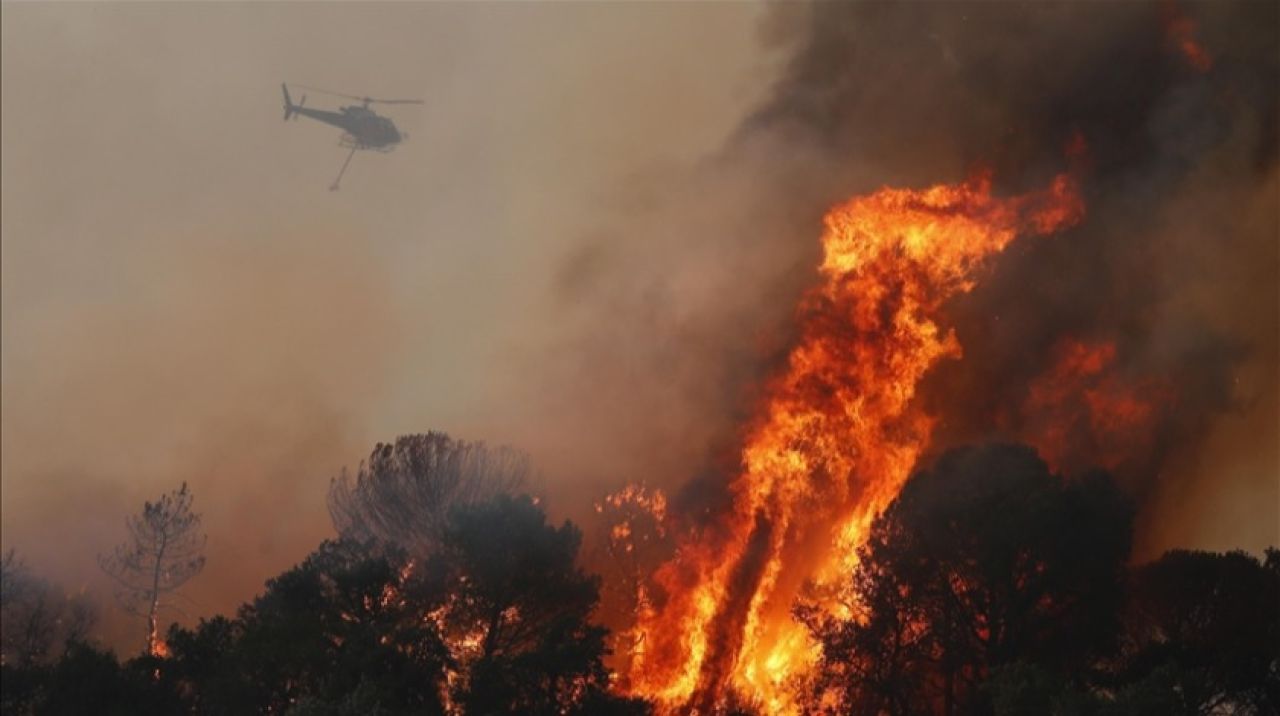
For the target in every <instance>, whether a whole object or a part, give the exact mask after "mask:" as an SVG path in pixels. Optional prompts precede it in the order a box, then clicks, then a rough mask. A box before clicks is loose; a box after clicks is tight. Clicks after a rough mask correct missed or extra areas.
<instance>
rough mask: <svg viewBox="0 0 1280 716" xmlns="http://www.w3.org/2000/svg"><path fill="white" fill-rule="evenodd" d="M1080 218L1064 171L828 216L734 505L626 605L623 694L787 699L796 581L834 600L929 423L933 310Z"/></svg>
mask: <svg viewBox="0 0 1280 716" xmlns="http://www.w3.org/2000/svg"><path fill="white" fill-rule="evenodd" d="M1082 214H1083V204H1082V203H1081V201H1080V199H1079V198H1078V197H1077V195H1076V191H1075V186H1074V184H1073V182H1072V180H1071V179H1070V178H1069V177H1067V176H1065V175H1064V176H1060V177H1058V178H1057V179H1056V180H1055V181H1054V182H1053V183H1052V185H1051V186H1050V187H1049V189H1047V190H1045V191H1043V192H1039V193H1035V194H1030V195H1027V196H1021V197H1013V198H998V197H993V196H992V195H991V185H990V179H989V177H987V176H978V177H975V178H973V179H971V180H969V181H968V182H965V183H963V184H959V185H954V186H935V187H932V188H929V189H925V190H922V191H914V190H906V189H882V190H880V191H878V192H876V193H874V194H872V195H869V196H865V197H859V198H855V199H853V200H851V201H849V202H848V203H846V204H843V205H841V206H838V207H836V208H835V209H833V210H832V211H831V212H830V213H829V214H828V215H827V217H826V221H825V223H826V230H825V232H824V234H823V237H822V244H823V249H824V257H823V261H822V265H821V267H820V272H821V277H822V279H823V282H822V284H821V285H820V286H818V287H816V288H815V289H813V290H811V291H810V293H808V294H807V295H806V296H805V298H804V300H803V302H802V304H801V306H800V308H799V311H798V321H799V325H800V327H801V329H800V336H799V340H798V342H797V344H796V345H795V347H794V348H793V349H792V351H791V354H790V358H789V362H788V365H787V367H786V369H785V370H784V371H783V372H782V374H781V375H778V376H777V377H776V378H775V379H774V380H773V381H772V382H771V383H770V384H769V386H768V387H767V389H766V391H765V399H764V400H763V402H762V404H761V406H760V409H759V411H758V413H757V417H756V419H755V420H754V421H753V422H752V424H751V425H750V426H749V427H748V429H747V431H746V434H745V440H744V444H743V448H742V470H741V472H740V473H739V474H738V476H737V477H736V478H735V479H734V480H733V481H732V483H731V491H732V497H733V506H732V509H731V510H730V511H728V512H727V513H726V514H724V515H722V516H721V517H720V518H719V519H718V520H717V521H716V522H714V523H712V524H709V525H706V526H705V527H704V529H702V530H701V531H699V532H697V533H695V534H692V535H687V536H684V537H682V538H681V540H680V544H679V545H678V547H677V551H676V555H675V557H674V558H673V559H671V560H670V561H668V562H667V563H666V564H664V565H663V566H662V567H661V568H660V569H658V571H657V573H656V574H655V575H654V581H655V582H656V584H657V585H658V586H659V587H660V589H661V590H662V591H663V592H664V594H665V597H666V599H665V601H661V602H659V607H658V608H656V609H650V610H647V611H645V612H644V613H641V614H639V615H638V617H639V618H638V622H637V624H636V627H635V631H636V633H637V635H638V641H639V642H641V643H643V644H644V648H643V650H640V651H638V653H636V654H635V655H634V656H633V658H632V660H631V664H630V668H629V673H628V674H627V677H628V679H627V683H628V684H629V688H630V690H631V691H632V692H633V693H636V694H638V695H642V696H646V697H649V698H652V699H654V700H656V701H657V702H658V703H659V704H660V705H661V706H662V707H663V708H664V709H665V710H667V711H679V712H681V713H703V714H705V713H708V712H710V711H712V710H714V709H715V707H716V706H717V704H719V703H722V702H723V699H725V698H726V696H728V695H729V694H730V693H731V692H737V693H738V694H740V695H742V696H744V697H745V698H746V699H748V700H749V701H754V702H757V703H759V704H760V705H761V706H763V707H764V708H765V710H766V711H767V712H769V713H793V712H796V711H798V707H797V704H796V702H795V700H794V694H795V688H796V684H797V681H798V680H800V679H803V677H804V675H805V673H806V671H808V670H809V668H810V667H811V665H812V664H813V663H814V659H815V658H816V656H817V651H816V647H815V645H814V644H813V643H811V642H810V640H809V637H808V635H807V634H806V633H805V631H804V630H803V627H801V626H800V625H799V624H798V623H797V622H796V621H794V620H793V619H792V618H791V614H790V612H791V608H792V605H793V604H794V602H795V600H796V597H797V596H798V595H799V594H800V592H801V590H802V589H804V588H806V584H809V588H810V589H811V590H812V593H813V594H816V595H818V597H819V599H820V600H821V601H822V602H824V603H826V604H827V607H828V608H829V609H832V610H838V609H839V605H838V599H837V597H838V594H836V593H835V589H836V587H835V586H834V585H836V584H837V583H838V582H839V581H840V580H839V578H838V577H839V576H840V575H845V574H847V573H848V571H849V569H850V568H851V566H852V564H853V560H854V558H855V557H854V555H855V548H856V546H857V545H858V544H860V543H861V542H862V540H863V539H864V535H865V534H866V532H867V527H868V525H869V523H870V521H871V519H872V518H873V517H874V515H875V514H876V513H877V512H878V511H879V510H880V509H882V508H883V507H884V506H885V505H886V504H887V503H888V502H889V501H890V500H891V499H892V498H893V497H894V495H895V494H896V493H897V491H898V489H899V488H900V486H901V485H902V483H903V481H904V480H905V479H906V477H907V475H908V473H909V471H910V470H911V468H912V466H913V464H914V463H915V461H916V458H917V457H918V456H919V455H920V453H921V452H922V451H923V450H924V449H925V447H926V446H927V444H928V441H929V436H930V433H931V430H932V427H933V419H932V418H931V417H930V416H929V415H927V414H925V413H924V412H923V410H922V409H921V408H920V407H919V406H918V405H917V404H916V403H915V401H914V400H913V398H914V397H915V393H916V387H917V385H918V384H919V382H920V380H921V379H922V378H923V377H924V375H925V373H926V372H927V371H928V370H929V369H930V368H931V367H933V366H934V365H935V364H937V363H938V362H939V361H941V360H943V359H945V358H956V357H959V356H960V345H959V343H958V342H957V340H956V338H955V335H954V334H953V333H952V332H951V331H949V330H947V329H944V328H943V327H942V326H940V325H939V322H938V321H939V316H940V315H941V311H942V308H943V305H944V304H945V302H946V301H947V300H948V299H949V298H951V297H953V296H955V295H956V294H958V293H962V292H965V291H968V290H970V289H971V288H972V287H973V285H974V282H975V280H976V277H977V275H978V273H979V269H980V268H981V266H982V264H983V262H984V260H986V259H987V258H989V257H990V256H991V255H993V254H995V253H997V252H999V251H1000V250H1001V249H1003V248H1004V247H1005V246H1006V245H1007V244H1008V243H1009V242H1010V241H1012V240H1013V239H1014V238H1015V236H1017V235H1018V234H1019V233H1038V234H1043V233H1049V232H1053V231H1057V230H1059V229H1061V228H1063V227H1065V226H1069V225H1071V224H1073V223H1075V222H1076V221H1078V220H1079V218H1080V217H1081V215H1082ZM824 595H825V596H824Z"/></svg>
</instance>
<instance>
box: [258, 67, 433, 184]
mask: <svg viewBox="0 0 1280 716" xmlns="http://www.w3.org/2000/svg"><path fill="white" fill-rule="evenodd" d="M296 86H297V87H299V88H300V89H307V90H312V91H313V92H321V93H323V94H328V95H333V96H335V97H345V98H347V99H354V100H356V101H358V102H360V104H359V105H348V106H346V107H340V108H339V109H338V111H337V112H332V111H329V110H323V109H311V108H309V107H304V106H303V105H304V104H306V101H307V96H306V95H303V96H302V99H301V100H300V101H299V102H298V103H297V104H294V103H293V99H292V98H291V97H290V96H289V87H288V85H286V84H284V83H281V84H280V89H281V90H282V91H283V92H284V118H285V120H286V121H287V120H289V119H290V118H292V119H295V120H296V119H297V116H298V115H302V116H303V117H310V118H311V119H314V120H316V121H318V122H324V123H325V124H330V125H333V126H335V127H337V128H339V129H341V130H343V133H342V136H341V137H339V138H338V144H339V145H340V146H343V147H348V148H350V149H351V151H350V152H348V153H347V159H346V161H344V162H343V163H342V169H340V170H338V176H337V178H336V179H334V180H333V184H332V185H331V186H330V187H329V191H337V189H338V182H340V181H342V175H343V174H345V173H346V171H347V165H348V164H350V163H351V157H353V156H355V153H356V152H357V151H359V150H370V151H378V152H389V151H391V150H393V149H395V148H396V145H398V144H400V142H402V141H404V140H406V139H408V138H409V134H408V133H407V132H401V131H400V130H398V129H396V125H395V123H394V122H392V121H391V120H390V119H388V118H386V117H383V116H380V115H379V114H378V113H376V112H374V111H373V110H371V109H369V105H370V104H422V100H420V99H373V98H372V97H357V96H355V95H350V94H343V93H341V92H330V91H329V90H323V89H320V88H318V87H306V86H303V85H296Z"/></svg>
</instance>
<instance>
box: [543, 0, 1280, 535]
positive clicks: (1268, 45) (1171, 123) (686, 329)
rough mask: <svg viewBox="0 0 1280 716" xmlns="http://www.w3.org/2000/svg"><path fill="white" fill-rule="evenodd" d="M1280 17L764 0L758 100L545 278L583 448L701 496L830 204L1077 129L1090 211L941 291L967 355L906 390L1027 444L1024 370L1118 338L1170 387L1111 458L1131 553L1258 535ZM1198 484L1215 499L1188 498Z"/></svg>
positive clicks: (1120, 350)
mask: <svg viewBox="0 0 1280 716" xmlns="http://www.w3.org/2000/svg"><path fill="white" fill-rule="evenodd" d="M1277 19H1278V18H1277V9H1276V6H1275V5H1274V4H1273V3H1216V4H1195V5H1189V6H1182V5H1178V4H1174V3H1169V2H1160V3H1115V4H1101V3H1042V2H1035V3H1032V2H1027V3H970V2H961V3H920V2H910V3H887V2H876V3H821V4H817V5H814V6H812V7H809V8H796V7H793V6H788V7H783V8H779V9H777V11H776V12H775V13H773V14H772V15H771V16H770V18H769V21H768V22H767V23H766V26H765V27H764V28H763V29H764V34H765V35H766V36H767V37H768V38H770V39H772V40H773V41H774V42H776V43H780V44H781V45H782V46H784V47H788V48H790V52H791V56H790V59H789V61H788V64H787V65H786V69H785V71H784V72H783V74H782V77H781V79H780V80H779V82H778V83H777V85H776V88H775V90H774V91H773V93H772V96H771V98H770V99H769V100H768V101H767V102H766V103H765V104H764V106H762V107H761V108H759V110H758V111H756V112H754V113H753V114H752V115H751V116H750V117H749V118H748V119H747V120H746V121H745V122H744V123H743V125H742V126H741V127H740V129H739V131H738V132H737V133H736V134H735V135H734V136H733V138H732V139H731V141H730V142H729V143H728V144H727V145H726V147H725V149H724V151H723V152H722V153H721V154H720V155H719V156H717V157H716V158H715V159H714V160H713V161H711V162H708V164H707V165H706V166H704V167H703V168H702V170H701V171H700V172H698V173H697V174H696V176H693V177H692V178H689V179H687V180H685V181H683V182H679V183H677V184H676V185H674V186H673V185H672V184H671V183H668V184H666V185H662V186H643V187H641V188H640V189H639V190H638V191H636V192H635V193H634V194H633V195H632V198H633V199H634V200H635V201H634V211H633V216H634V219H632V220H630V221H629V222H625V223H620V225H619V226H617V227H606V228H603V229H602V230H601V235H600V237H599V240H597V241H592V242H590V243H589V244H588V245H587V246H586V247H584V248H583V249H581V251H580V252H579V253H578V254H577V255H575V256H574V257H573V258H572V259H571V260H570V261H568V262H567V263H566V264H565V266H564V269H563V273H562V276H561V280H560V282H559V283H558V284H557V291H558V294H559V296H560V297H561V299H562V301H563V303H564V305H565V307H566V310H573V307H577V310H578V311H579V312H580V317H581V318H582V320H583V321H584V325H586V326H590V330H589V331H584V332H581V333H580V334H576V335H577V337H576V338H574V339H573V340H572V341H570V342H569V343H568V344H567V346H566V349H565V356H564V362H563V366H564V369H565V371H566V373H567V374H571V375H572V376H573V382H574V383H577V384H581V382H582V381H586V382H587V383H588V384H589V385H591V386H594V387H595V388H596V389H598V392H593V391H586V392H585V393H583V392H578V391H574V394H575V395H583V394H585V395H587V396H589V397H587V398H586V400H585V403H586V408H585V409H584V411H583V412H584V414H589V415H592V416H594V417H596V418H600V419H599V420H597V421H594V422H595V425H596V427H597V428H598V430H597V431H596V433H595V434H596V435H599V436H600V440H601V444H602V445H604V446H608V447H610V448H612V447H616V446H625V448H624V449H625V451H626V452H628V453H630V454H631V455H632V456H634V457H635V458H636V459H634V460H631V461H623V463H624V464H626V465H631V466H640V467H639V468H636V469H635V472H639V473H640V474H629V475H625V477H627V478H631V479H635V478H637V477H639V478H647V479H649V480H650V481H659V482H665V483H666V484H668V485H674V484H681V483H684V482H685V478H686V477H687V476H688V475H689V474H691V473H696V474H700V475H705V476H706V477H704V478H701V479H694V480H693V481H692V482H690V483H687V484H685V487H684V492H683V502H682V504H683V505H684V507H685V509H686V512H687V513H690V514H694V515H696V514H700V513H702V512H704V511H705V510H713V509H715V505H716V504H717V503H718V502H722V501H723V499H724V495H723V493H722V490H721V489H720V488H721V486H722V485H723V484H724V481H725V477H724V476H725V474H727V473H728V472H731V471H732V470H733V466H734V462H735V460H736V454H735V453H734V450H733V447H734V441H735V439H736V438H737V434H736V431H737V429H738V428H737V426H739V425H740V424H741V422H742V418H743V416H744V415H745V414H748V413H749V411H750V408H751V405H752V398H753V396H752V394H751V391H752V388H753V386H758V385H760V383H761V380H762V377H763V376H765V375H767V374H768V373H769V372H770V371H771V370H772V369H773V368H774V366H775V365H776V363H777V361H778V359H779V357H781V356H783V355H785V348H786V346H787V342H788V339H789V333H788V331H789V321H790V319H791V316H792V311H793V307H794V306H795V304H796V299H797V297H798V296H799V294H800V292H801V291H802V290H803V288H804V286H806V285H807V284H808V283H809V282H810V281H811V280H812V278H813V276H812V273H811V271H812V267H813V266H814V265H815V262H816V258H817V245H816V239H817V235H818V229H819V218H820V216H821V214H822V212H823V211H824V210H825V209H826V208H827V207H828V206H830V205H831V204H832V203H834V202H835V201H837V200H840V199H843V198H845V197H847V196H849V195H852V194H857V193H862V192H867V191H871V190H874V189H876V188H879V187H880V186H885V185H898V186H917V187H918V186H926V185H929V184H934V183H939V182H954V181H957V180H959V179H961V178H963V177H964V176H965V175H966V174H967V173H968V172H970V171H972V170H973V169H974V168H976V167H988V168H990V169H992V170H993V171H994V172H995V177H996V181H997V188H998V190H1001V191H1010V192H1013V191H1023V190H1027V189H1030V188H1034V187H1040V186H1043V185H1044V184H1045V183H1046V182H1047V180H1048V178H1049V177H1050V176H1052V175H1053V174H1055V173H1057V172H1060V171H1062V170H1063V169H1065V168H1066V167H1067V165H1068V161H1069V160H1068V159H1067V157H1066V156H1065V153H1066V148H1067V147H1068V146H1069V145H1072V144H1073V143H1075V144H1077V148H1078V142H1079V139H1080V138H1082V139H1083V141H1084V144H1085V145H1086V146H1087V150H1085V152H1084V153H1083V154H1082V155H1079V156H1077V158H1076V159H1074V160H1071V161H1072V162H1074V163H1075V164H1076V165H1077V166H1080V167H1083V168H1082V170H1081V174H1080V176H1081V180H1082V186H1083V191H1084V194H1085V199H1086V203H1087V206H1088V214H1087V217H1086V219H1085V221H1084V222H1083V223H1082V224H1081V225H1080V226H1078V227H1076V228H1075V229H1073V230H1070V231H1068V232H1064V233H1062V234H1060V235H1057V236H1052V237H1048V238H1042V239H1024V240H1022V241H1020V242H1017V243H1015V244H1014V245H1013V246H1012V247H1011V248H1010V249H1009V250H1008V251H1007V252H1006V253H1005V254H1004V255H1003V256H1001V257H1000V258H999V259H997V260H996V261H994V262H993V264H992V266H991V267H990V273H989V275H988V276H986V277H985V278H984V279H983V281H982V282H981V283H980V284H979V288H978V289H977V290H975V291H974V292H973V293H971V294H969V295H966V296H964V297H962V298H961V299H959V300H957V301H956V302H955V303H954V305H953V306H952V307H951V312H950V314H951V315H950V320H951V323H952V325H953V326H954V327H955V329H956V331H957V336H958V338H959V339H960V342H961V343H962V345H963V346H964V350H965V357H964V358H963V359H962V360H959V361H954V362H950V363H947V364H944V365H943V366H941V367H940V368H939V369H938V370H937V371H936V372H935V373H934V374H933V375H931V376H930V378H929V380H928V381H927V385H926V386H925V390H924V391H923V395H922V398H921V399H922V400H924V401H926V404H927V405H928V406H929V407H930V409H931V410H932V411H933V412H935V413H937V414H939V415H940V416H943V418H944V421H943V423H942V424H941V425H940V427H939V431H938V434H937V438H938V439H937V440H936V443H937V444H936V446H935V447H936V448H937V449H943V448H945V447H947V446H948V445H952V444H956V443H959V442H967V441H973V440H984V439H990V438H994V437H1002V438H1010V437H1012V438H1024V439H1025V438H1028V437H1029V436H1030V434H1031V433H1034V431H1035V428H1036V426H1037V421H1038V416H1036V415H1031V414H1028V411H1027V400H1028V391H1029V387H1030V386H1031V385H1032V384H1033V383H1034V382H1035V381H1036V380H1037V378H1038V377H1040V376H1042V375H1044V374H1045V373H1046V371H1048V370H1049V369H1050V368H1051V366H1052V365H1053V363H1054V361H1055V356H1056V355H1057V354H1058V352H1059V351H1060V350H1061V346H1062V344H1063V342H1064V341H1066V340H1075V341H1080V342H1084V343H1088V344H1112V345H1114V346H1115V358H1114V361H1113V363H1112V364H1110V365H1109V366H1108V368H1107V375H1108V376H1109V379H1110V380H1113V381H1115V382H1116V383H1117V384H1120V385H1138V386H1145V388H1144V389H1145V390H1147V391H1148V393H1149V394H1150V395H1158V396H1159V397H1160V400H1159V402H1157V403H1156V405H1157V409H1156V411H1155V413H1156V414H1155V416H1154V418H1153V420H1152V421H1151V422H1152V425H1151V427H1150V429H1149V431H1148V433H1149V435H1147V440H1146V442H1145V443H1144V444H1143V446H1142V449H1141V450H1139V451H1138V452H1139V453H1140V454H1138V455H1136V456H1135V455H1128V456H1126V458H1125V459H1124V460H1122V461H1120V462H1119V463H1118V464H1116V465H1114V466H1113V467H1114V469H1116V471H1117V472H1118V473H1120V474H1119V476H1120V478H1121V479H1122V481H1123V482H1124V483H1125V484H1127V485H1128V486H1129V487H1130V489H1131V490H1132V491H1133V492H1134V494H1135V495H1136V496H1138V497H1139V498H1140V500H1141V503H1142V504H1143V505H1144V511H1143V515H1142V518H1141V519H1142V520H1143V521H1144V524H1145V525H1146V527H1145V529H1144V530H1143V539H1144V540H1145V544H1146V545H1147V546H1148V549H1152V548H1155V547H1158V546H1164V545H1167V544H1170V543H1195V544H1197V545H1203V546H1221V545H1223V543H1224V542H1226V543H1228V544H1231V543H1234V544H1236V545H1240V544H1241V543H1244V544H1245V546H1249V547H1253V548H1257V547H1261V546H1262V545H1264V544H1267V543H1270V542H1274V541H1276V539H1277V536H1278V535H1277V534H1276V530H1277V513H1276V506H1277V504H1278V502H1280V493H1278V492H1277V481H1278V477H1277V476H1278V475H1280V461H1278V459H1277V457H1278V456H1277V452H1276V451H1277V443H1276V437H1275V434H1276V432H1277V431H1276V415H1277V408H1276V403H1277V400H1276V399H1277V385H1278V384H1277V380H1276V367H1277V365H1280V359H1278V357H1277V356H1278V353H1277V330H1278V328H1277V327H1278V326H1280V314H1278V305H1280V303H1278V301H1277V286H1278V285H1280V278H1278V273H1277V272H1278V269H1277V264H1278V260H1277V243H1278V242H1277V236H1276V230H1277V225H1278V223H1280V222H1278V216H1277V179H1276V177H1277V172H1276V169H1277V138H1276V130H1277V92H1276V88H1277V82H1278V81H1280V71H1278V68H1277V63H1278V61H1280V59H1278V58H1280V42H1278V41H1277V27H1280V25H1278V23H1277ZM1197 52H1198V53H1200V54H1195V53H1197ZM675 117H676V118H678V114H676V115H675ZM623 237H625V238H626V239H627V240H626V241H622V240H621V238H623ZM1152 386H1155V387H1152ZM1153 400H1154V399H1153ZM596 401H599V402H596ZM612 431H616V432H617V434H618V435H617V436H616V438H615V437H611V434H610V433H611V432H612ZM1085 433H1087V431H1085ZM1097 443H1098V438H1097V436H1093V435H1089V434H1080V435H1074V436H1073V439H1072V440H1071V442H1070V445H1069V447H1070V450H1071V452H1070V454H1069V455H1068V456H1067V458H1069V459H1068V460H1067V461H1066V466H1068V467H1070V468H1075V467H1077V466H1079V467H1083V466H1084V465H1087V464H1089V463H1090V462H1098V461H1101V460H1102V459H1103V456H1102V455H1100V454H1097V453H1099V452H1100V451H1101V450H1100V448H1099V446H1098V444H1097ZM707 445H712V446H713V448H712V449H711V452H710V457H708V452H707V448H706V446H707ZM1205 485H1212V486H1213V487H1212V493H1213V494H1214V495H1215V496H1216V497H1215V499H1214V503H1213V504H1203V501H1201V503H1199V504H1197V505H1195V507H1194V509H1184V507H1185V505H1184V503H1185V502H1186V501H1187V500H1190V499H1192V497H1193V496H1194V495H1196V494H1199V493H1200V492H1202V491H1203V489H1202V488H1203V486H1205ZM1241 510H1244V511H1245V512H1244V513H1243V514H1244V515H1245V517H1244V519H1241V514H1242V513H1241Z"/></svg>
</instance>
